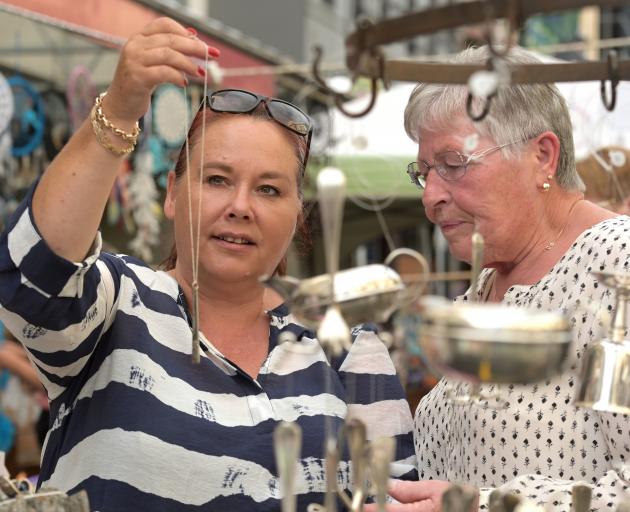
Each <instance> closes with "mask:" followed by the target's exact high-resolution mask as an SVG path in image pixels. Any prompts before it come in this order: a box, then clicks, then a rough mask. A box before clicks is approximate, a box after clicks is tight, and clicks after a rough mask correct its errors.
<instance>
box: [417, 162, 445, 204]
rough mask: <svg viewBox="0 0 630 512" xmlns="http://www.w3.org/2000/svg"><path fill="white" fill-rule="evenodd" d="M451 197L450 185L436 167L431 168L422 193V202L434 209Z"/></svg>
mask: <svg viewBox="0 0 630 512" xmlns="http://www.w3.org/2000/svg"><path fill="white" fill-rule="evenodd" d="M449 197H450V193H449V191H448V185H447V184H446V182H445V181H444V180H443V179H442V177H441V176H440V175H439V174H438V173H437V172H435V170H434V169H431V171H429V173H428V174H427V177H426V186H425V187H424V193H423V194H422V204H423V205H424V207H425V209H432V208H435V207H436V206H438V205H439V204H440V203H446V202H448V200H449Z"/></svg>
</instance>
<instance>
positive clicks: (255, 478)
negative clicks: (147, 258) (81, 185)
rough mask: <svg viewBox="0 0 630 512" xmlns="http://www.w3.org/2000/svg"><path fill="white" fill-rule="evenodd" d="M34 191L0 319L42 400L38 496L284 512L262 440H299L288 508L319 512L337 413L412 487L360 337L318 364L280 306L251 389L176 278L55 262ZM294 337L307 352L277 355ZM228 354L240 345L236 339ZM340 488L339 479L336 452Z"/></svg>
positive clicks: (122, 260) (391, 378)
mask: <svg viewBox="0 0 630 512" xmlns="http://www.w3.org/2000/svg"><path fill="white" fill-rule="evenodd" d="M31 197H32V192H31V194H29V197H28V198H27V199H26V200H25V201H24V203H23V204H22V205H21V207H20V208H19V209H18V211H17V212H16V213H15V215H14V216H13V218H12V220H11V221H10V223H9V225H8V228H7V230H6V232H5V233H4V234H3V235H2V238H1V239H0V320H2V321H3V322H5V324H6V325H7V328H8V329H9V330H10V331H11V332H13V333H14V334H15V335H16V336H17V337H18V338H19V339H20V340H21V341H22V342H23V343H24V345H25V346H26V348H27V349H28V351H29V353H30V357H31V359H32V361H33V363H34V364H35V366H36V368H37V370H38V372H39V374H40V376H41V380H42V382H43V384H44V386H45V387H46V390H47V392H48V396H49V399H50V402H51V427H50V431H49V433H48V437H47V439H46V444H45V447H44V453H43V459H42V468H41V475H40V485H42V486H52V487H56V488H59V489H61V490H64V491H67V492H69V493H72V492H75V491H77V490H79V489H86V490H87V492H88V495H89V498H90V504H91V508H92V510H97V511H100V512H109V511H111V512H124V511H130V512H131V511H133V512H136V511H138V510H169V511H189V510H199V509H200V507H201V509H202V510H217V511H219V510H220V511H225V510H230V511H240V510H243V511H245V510H246V511H248V512H250V511H252V510H256V511H265V510H279V508H280V499H281V497H282V496H281V492H280V489H279V482H278V478H277V472H276V465H275V459H274V452H273V444H272V436H273V431H274V428H275V427H276V425H277V424H278V422H279V421H282V420H286V421H295V422H297V423H298V424H299V425H300V426H301V427H302V430H303V447H302V452H301V460H300V461H299V464H298V475H297V487H298V490H297V492H298V510H305V509H306V506H307V505H308V504H309V503H312V502H317V503H322V502H323V494H322V493H323V492H324V491H325V475H324V463H323V462H324V461H323V446H324V438H325V434H326V432H337V429H338V428H339V426H340V425H341V424H342V422H343V419H344V418H345V417H346V415H348V414H352V415H353V416H357V417H359V418H361V419H362V420H363V421H365V422H366V424H367V430H368V437H369V438H371V439H375V438H378V437H380V436H394V437H395V439H396V441H397V456H396V459H397V461H396V463H395V464H393V465H392V476H394V477H399V478H416V476H417V475H416V470H415V458H414V448H413V442H412V435H411V431H412V419H411V414H410V411H409V406H408V404H407V402H406V401H405V399H404V395H403V390H402V388H401V386H400V383H399V381H398V378H397V376H396V372H395V369H394V366H393V364H392V362H391V360H390V358H389V355H388V353H387V350H386V348H385V347H384V346H383V344H382V343H381V342H380V340H379V339H378V337H377V336H376V335H375V333H374V332H372V331H371V330H369V329H367V328H362V329H355V330H353V336H354V344H353V346H352V349H351V350H350V351H349V353H348V354H345V355H344V357H342V358H340V359H339V360H338V361H333V362H332V364H329V363H328V361H327V360H326V357H325V356H324V354H323V352H322V350H321V348H320V346H319V344H318V343H317V341H316V340H315V339H314V337H313V334H312V333H311V332H310V331H308V330H306V329H305V328H303V327H301V326H300V325H298V324H296V323H295V322H294V321H293V319H292V317H291V315H290V314H289V313H288V310H287V308H286V307H284V306H281V307H279V308H276V309H275V310H273V311H270V312H268V315H269V317H270V335H269V354H268V356H267V358H266V360H265V361H264V363H263V365H262V367H261V369H260V373H259V375H258V377H257V378H256V379H255V380H254V379H252V378H251V377H250V376H248V375H247V374H246V373H244V372H243V371H241V370H240V369H239V368H237V367H236V366H235V365H233V364H232V363H230V361H228V360H227V359H225V358H224V357H223V356H222V355H221V354H220V353H219V352H218V351H216V350H215V349H213V347H212V345H211V344H210V343H209V342H208V341H207V340H205V344H206V348H207V352H206V353H205V357H202V360H201V364H200V365H193V364H192V363H191V329H190V325H189V321H188V315H187V312H186V305H185V303H184V301H183V299H182V297H183V294H182V293H181V289H180V288H179V286H178V284H177V282H176V281H175V279H173V278H172V277H171V276H169V275H168V274H166V273H165V272H161V271H154V270H152V269H151V268H149V267H148V266H146V265H144V264H143V263H142V262H140V261H138V260H135V259H133V258H130V257H127V256H120V255H118V256H115V255H111V254H107V253H100V235H98V236H97V241H96V243H95V250H94V252H93V254H92V255H91V256H89V257H88V258H87V259H86V260H85V261H83V262H82V263H72V262H69V261H66V260H64V259H62V258H60V257H59V256H57V255H55V254H54V253H53V252H52V251H51V250H50V249H49V247H48V246H47V244H46V243H45V242H44V240H43V239H42V238H41V236H40V234H39V233H38V231H37V229H36V227H35V224H34V221H33V217H32V212H31V208H30V201H31ZM283 330H290V331H292V332H293V333H294V334H296V335H297V337H298V340H299V344H300V345H302V346H309V345H310V346H311V347H312V348H313V349H314V350H312V351H303V350H301V351H297V350H295V349H292V348H291V346H290V345H288V344H280V345H278V343H277V340H278V335H279V333H280V332H281V331H283ZM235 342H237V341H235ZM342 459H343V460H342V461H341V463H340V466H339V471H338V475H337V477H338V480H339V481H340V483H342V484H343V485H344V486H348V482H349V481H350V471H349V469H350V468H349V463H348V462H347V457H346V456H345V455H344V456H343V457H342Z"/></svg>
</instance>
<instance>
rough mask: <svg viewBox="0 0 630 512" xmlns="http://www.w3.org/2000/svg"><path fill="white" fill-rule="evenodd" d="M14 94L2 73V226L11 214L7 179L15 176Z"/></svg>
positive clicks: (0, 136)
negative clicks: (13, 149) (13, 150)
mask: <svg viewBox="0 0 630 512" xmlns="http://www.w3.org/2000/svg"><path fill="white" fill-rule="evenodd" d="M13 108H14V104H13V92H12V91H11V86H10V85H9V82H8V81H7V79H6V78H4V76H3V75H2V74H1V73H0V226H2V225H4V220H5V219H6V217H7V216H8V215H9V214H10V211H9V210H10V203H9V202H10V201H11V198H10V197H9V195H8V192H9V190H8V189H9V187H8V186H7V183H6V181H7V178H8V177H9V176H11V175H12V174H13V167H14V165H15V164H14V161H13V158H12V157H11V146H12V142H11V130H10V124H11V119H12V118H13Z"/></svg>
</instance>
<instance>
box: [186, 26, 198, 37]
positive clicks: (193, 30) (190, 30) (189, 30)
mask: <svg viewBox="0 0 630 512" xmlns="http://www.w3.org/2000/svg"><path fill="white" fill-rule="evenodd" d="M186 30H188V32H190V33H191V34H192V35H193V36H196V35H197V31H196V30H195V29H194V28H192V27H186Z"/></svg>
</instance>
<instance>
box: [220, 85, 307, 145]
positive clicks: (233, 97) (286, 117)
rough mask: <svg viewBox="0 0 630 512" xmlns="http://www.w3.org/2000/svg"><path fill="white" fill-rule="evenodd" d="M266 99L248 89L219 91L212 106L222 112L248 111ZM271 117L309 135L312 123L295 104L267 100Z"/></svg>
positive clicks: (287, 126)
mask: <svg viewBox="0 0 630 512" xmlns="http://www.w3.org/2000/svg"><path fill="white" fill-rule="evenodd" d="M261 100H264V98H263V97H260V96H257V95H255V94H252V93H249V92H247V91H236V90H230V91H227V90H226V91H218V92H217V93H214V94H213V95H212V96H211V100H210V108H213V109H215V110H219V111H222V112H232V113H247V112H251V111H252V110H254V109H255V108H256V107H257V106H258V104H259V103H260V102H261ZM265 105H266V106H267V110H268V112H269V114H270V115H271V117H272V118H273V119H275V120H276V121H278V122H279V123H280V124H282V125H283V126H285V127H286V128H288V129H289V130H291V131H294V132H296V133H298V134H300V135H307V134H308V131H309V130H310V127H311V123H310V120H309V118H308V117H307V116H306V114H304V113H302V112H301V111H300V110H299V109H298V108H297V107H296V106H295V105H292V104H290V103H288V102H284V101H282V100H277V99H274V98H272V99H267V100H266V101H265Z"/></svg>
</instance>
